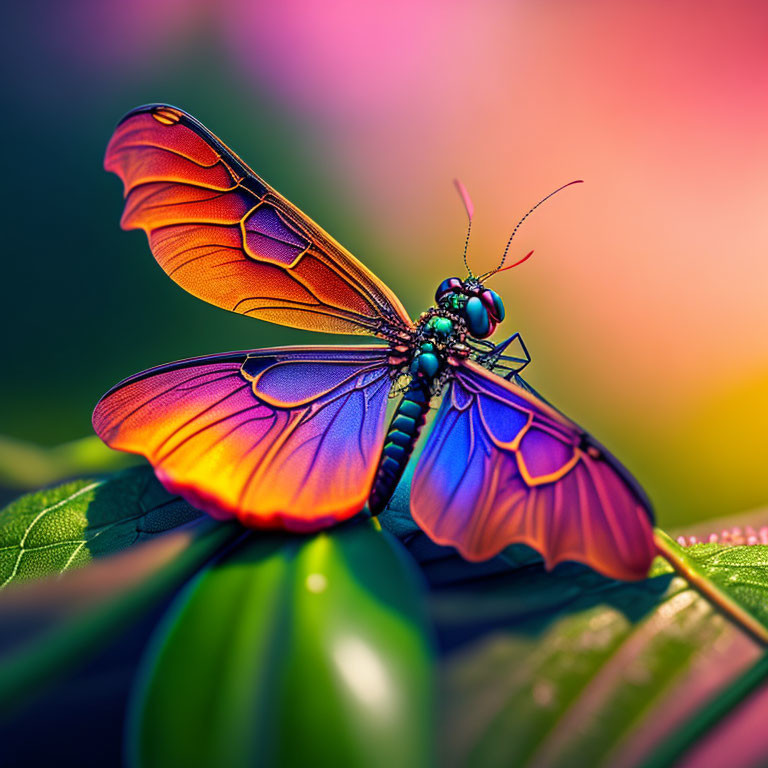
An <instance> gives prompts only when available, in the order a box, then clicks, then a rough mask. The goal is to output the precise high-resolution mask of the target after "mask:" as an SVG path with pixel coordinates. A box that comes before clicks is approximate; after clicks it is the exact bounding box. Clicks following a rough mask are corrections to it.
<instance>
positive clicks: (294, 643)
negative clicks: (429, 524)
mask: <svg viewBox="0 0 768 768" xmlns="http://www.w3.org/2000/svg"><path fill="white" fill-rule="evenodd" d="M420 595H421V587H420V579H419V577H418V574H416V573H415V572H414V570H413V567H412V565H411V564H410V563H409V562H408V560H407V559H406V558H404V556H403V553H402V552H401V551H400V545H399V544H398V543H397V542H396V541H395V540H393V539H392V538H391V537H390V536H389V535H388V534H385V533H382V532H381V531H379V530H377V527H376V526H375V524H374V523H372V522H370V521H356V522H352V523H349V524H347V525H344V526H340V527H337V528H334V529H333V530H332V531H328V532H325V533H321V534H318V535H316V536H312V537H296V536H294V537H288V536H269V537H251V538H250V539H249V540H248V541H247V543H246V544H245V545H244V546H242V547H241V548H240V549H239V550H238V551H237V552H236V554H235V555H233V556H230V557H229V558H227V559H226V560H225V561H223V562H221V563H218V564H216V565H215V566H213V567H211V568H209V569H208V570H207V571H206V572H205V573H204V574H202V575H201V576H200V578H199V579H198V580H197V581H196V582H195V583H194V584H193V585H191V586H190V588H189V589H188V591H187V593H186V594H185V595H184V596H183V598H181V599H180V600H179V601H178V605H177V606H176V608H175V611H174V612H173V614H172V617H171V618H170V619H169V620H168V621H167V623H166V625H165V626H164V627H163V628H162V630H161V631H160V632H159V634H158V637H157V639H156V644H155V649H154V650H153V652H151V653H150V654H149V657H148V660H147V663H146V680H145V682H144V683H143V684H142V685H141V686H140V688H139V690H138V694H137V696H136V700H135V705H134V717H133V720H132V726H131V728H130V734H131V747H130V749H131V750H132V755H131V761H130V762H131V763H132V764H133V765H137V766H142V768H150V767H151V766H163V767H165V766H168V765H184V766H188V767H189V768H194V766H211V765H226V766H228V768H237V766H255V765H354V766H361V767H362V768H365V767H366V766H404V767H409V766H414V767H416V766H426V765H429V764H430V763H431V757H430V756H431V753H432V732H433V727H432V725H433V724H432V719H431V718H432V712H433V707H434V702H433V700H432V679H431V670H432V659H431V652H430V647H429V642H428V637H429V631H428V630H427V628H426V625H425V621H424V619H425V616H424V611H423V605H422V603H421V599H420Z"/></svg>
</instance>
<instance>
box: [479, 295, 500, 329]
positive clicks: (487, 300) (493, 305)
mask: <svg viewBox="0 0 768 768" xmlns="http://www.w3.org/2000/svg"><path fill="white" fill-rule="evenodd" d="M480 298H481V300H482V302H483V306H485V308H486V309H487V310H488V313H489V314H490V316H491V317H492V318H493V319H494V320H495V321H496V322H497V323H500V322H501V321H502V320H503V319H504V302H503V301H502V300H501V296H499V294H498V293H496V291H492V290H491V289H490V288H486V289H485V290H484V291H483V292H482V293H481V294H480Z"/></svg>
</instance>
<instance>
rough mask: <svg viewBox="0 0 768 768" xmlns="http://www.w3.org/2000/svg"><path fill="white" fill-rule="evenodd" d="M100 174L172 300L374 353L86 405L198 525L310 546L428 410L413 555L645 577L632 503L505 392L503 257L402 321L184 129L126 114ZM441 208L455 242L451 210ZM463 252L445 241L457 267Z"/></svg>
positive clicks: (593, 458)
mask: <svg viewBox="0 0 768 768" xmlns="http://www.w3.org/2000/svg"><path fill="white" fill-rule="evenodd" d="M105 167H106V168H107V170H109V171H113V172H115V173H116V174H117V175H118V176H119V177H120V178H121V179H122V181H123V183H124V188H125V210H124V213H123V216H122V220H121V224H122V226H123V228H125V229H136V228H140V229H143V230H144V231H145V232H146V234H147V237H148V239H149V245H150V248H151V250H152V253H153V254H154V256H155V258H156V260H157V261H158V263H159V264H160V266H161V267H162V268H163V269H164V270H165V271H166V273H167V274H168V275H169V276H170V277H171V278H172V279H173V280H175V281H176V282H177V283H178V284H179V285H181V286H182V287H183V288H184V289H186V290H187V291H189V292H190V293H192V294H193V295H195V296H198V297H199V298H201V299H204V300H206V301H208V302H211V303H212V304H215V305H217V306H219V307H224V308H226V309H229V310H232V311H234V312H239V313H241V314H244V315H249V316H251V317H256V318H259V319H261V320H268V321H271V322H273V323H281V324H283V325H289V326H294V327H298V328H303V329H307V330H312V331H323V332H332V333H340V334H363V335H368V336H373V337H376V338H377V339H378V340H379V341H380V343H379V344H376V345H366V346H355V345H348V346H298V347H282V348H279V347H278V348H273V349H257V350H251V351H244V352H232V353H227V354H218V355H211V356H208V357H198V358H194V359H189V360H182V361H179V362H175V363H169V364H167V365H161V366H159V367H156V368H152V369H150V370H148V371H144V372H143V373H139V374H136V375H135V376H131V377H130V378H128V379H126V380H124V381H122V382H121V383H119V384H118V385H116V386H115V387H113V388H112V389H111V390H110V391H109V392H107V394H106V395H104V397H103V398H102V399H101V400H100V401H99V403H98V404H97V406H96V409H95V411H94V415H93V424H94V428H95V430H96V432H97V433H98V434H99V436H100V437H101V438H102V440H104V442H106V443H107V444H108V445H110V446H112V447H113V448H117V449H120V450H123V451H130V452H133V453H138V454H142V455H144V456H145V457H146V458H147V459H148V460H149V461H150V462H151V464H152V465H153V467H154V469H155V472H156V474H157V476H158V478H159V479H160V481H161V482H162V483H163V484H164V485H165V487H166V488H168V489H169V490H170V491H171V492H174V493H178V494H180V495H181V496H183V497H184V498H186V499H187V500H188V501H190V502H191V503H192V504H193V505H195V506H197V507H199V508H201V509H203V510H205V511H207V512H208V513H210V514H211V515H213V516H214V517H216V518H222V519H223V518H230V517H236V518H237V519H239V520H240V521H241V522H242V523H243V524H245V525H246V526H251V527H258V528H283V529H287V530H291V531H300V532H301V531H315V530H318V529H321V528H323V527H326V526H329V525H332V524H334V523H338V522H340V521H343V520H345V519H347V518H350V517H352V516H354V515H356V514H357V513H359V512H361V511H362V510H363V509H364V508H365V506H366V505H367V507H368V509H369V510H370V512H371V513H373V514H377V513H378V512H380V511H381V510H382V509H384V508H385V506H386V503H387V501H388V500H389V498H390V497H391V495H392V493H393V491H394V489H395V486H396V485H397V483H398V480H399V479H400V477H401V475H402V474H403V471H404V469H405V467H406V464H407V463H408V461H409V458H410V456H411V453H412V451H413V448H414V445H415V444H416V441H417V439H418V438H419V433H420V430H421V428H422V426H423V425H424V423H425V417H426V415H427V412H428V410H429V407H430V403H432V402H433V401H434V400H436V398H437V396H438V395H442V402H441V405H440V407H439V410H438V412H437V414H436V416H435V418H434V422H433V425H432V427H431V430H430V432H429V434H428V436H427V437H426V443H425V444H424V448H423V452H422V454H421V457H420V459H419V461H418V464H417V466H416V469H415V472H414V476H413V482H412V486H411V502H410V503H411V513H412V515H413V518H414V520H415V521H416V523H417V524H418V525H419V526H420V527H421V528H422V529H423V530H424V531H425V532H426V533H427V534H428V535H429V536H430V537H431V538H432V539H433V540H434V541H436V542H438V543H440V544H448V545H452V546H454V547H455V548H456V549H457V550H458V551H459V552H460V553H461V554H462V555H463V556H464V557H465V558H467V559H469V560H483V559H487V558H490V557H492V556H494V555H496V554H497V553H498V552H500V551H501V550H502V549H503V548H504V547H506V546H508V545H509V544H511V543H513V542H523V543H526V544H528V545H530V546H532V547H534V548H535V549H536V550H538V551H539V552H540V553H541V554H542V555H543V557H544V559H545V563H546V564H547V566H548V567H551V566H553V565H555V564H556V563H558V562H560V561H562V560H576V561H580V562H583V563H586V564H587V565H589V566H591V567H593V568H595V569H596V570H598V571H600V572H602V573H604V574H606V575H608V576H612V577H616V578H621V579H639V578H643V577H644V576H645V574H646V572H647V570H648V566H649V564H650V561H651V559H652V557H653V555H654V551H655V550H654V545H653V534H652V513H651V506H650V503H649V501H648V500H647V498H646V496H645V494H644V493H643V491H642V489H641V488H640V487H639V485H638V484H637V483H636V482H635V481H634V480H633V478H632V477H631V476H630V474H629V473H628V471H627V470H626V469H625V468H624V467H622V465H621V464H620V463H619V462H618V461H617V460H616V459H615V458H614V457H613V456H612V455H611V454H610V453H609V452H608V451H607V450H606V449H605V448H604V447H603V446H602V445H600V444H599V443H598V442H597V441H596V440H594V439H593V438H592V437H591V436H590V435H589V434H588V433H587V432H585V431H584V430H583V429H581V428H580V427H579V426H577V425H576V424H574V423H573V422H572V421H570V420H569V419H568V418H566V417H565V416H564V415H563V414H561V413H560V412H559V411H557V410H556V409H555V408H553V407H552V406H551V405H549V404H548V403H547V402H545V401H544V400H543V399H542V398H540V397H539V396H538V395H537V394H536V393H535V392H534V391H533V390H532V389H531V388H530V387H528V385H527V384H526V383H525V381H524V380H523V379H522V378H521V377H520V371H521V370H522V368H523V367H524V366H525V365H526V364H527V363H528V362H529V361H530V356H529V355H528V353H527V350H526V348H525V345H524V344H523V342H522V339H521V338H520V336H519V334H515V335H514V336H512V337H511V338H509V339H507V340H506V341H503V342H502V343H500V344H494V343H492V342H490V341H489V340H488V337H490V336H491V334H492V333H493V332H494V330H495V328H496V326H497V325H498V323H500V322H501V321H502V320H503V319H504V304H503V302H502V300H501V297H500V296H499V295H498V294H497V293H496V292H495V291H493V290H491V289H489V288H487V287H486V285H485V283H486V281H487V280H488V278H489V277H491V276H492V275H494V274H496V273H498V272H499V271H501V270H502V269H508V268H509V267H505V266H503V265H504V262H505V259H506V255H507V251H508V249H509V243H508V244H507V249H506V250H505V252H504V258H502V263H501V264H500V265H499V267H498V268H497V269H495V270H492V271H491V272H486V273H485V274H483V275H480V276H474V275H473V274H472V272H471V270H469V267H467V271H468V276H467V277H466V278H463V279H460V278H457V277H452V278H449V279H447V280H444V281H443V282H442V283H440V285H439V286H438V289H437V292H436V294H435V304H434V306H432V307H431V308H429V309H428V310H427V311H426V312H424V313H423V314H422V315H421V316H420V317H419V318H418V319H417V320H416V321H415V322H414V321H412V320H411V318H410V317H409V316H408V314H407V312H406V311H405V309H404V308H403V305H402V304H401V303H400V301H399V300H398V299H397V297H396V296H395V294H394V293H393V292H392V291H391V290H390V289H389V288H387V286H386V285H384V284H383V283H382V282H381V281H380V280H379V279H378V278H377V277H376V276H375V275H373V274H372V273H371V272H370V271H369V270H368V269H366V267H365V266H364V265H363V264H362V263H361V262H359V261H358V260H357V259H355V258H354V257H353V256H352V255H351V254H350V253H349V252H348V251H346V250H345V249H344V248H343V247H342V246H341V245H339V244H338V243H337V242H336V241H335V240H334V239H333V238H332V237H330V236H329V235H328V234H326V233H325V232H324V231H323V230H322V229H321V228H320V227H319V226H318V225H317V224H315V223H314V222H313V221H312V220H311V219H310V218H309V217H308V216H306V215H305V214H303V213H302V212H301V211H300V210H299V209H298V208H296V207H295V206H293V205H292V204H291V203H290V202H288V201H287V200H286V199H285V198H284V197H282V196H281V195H280V194H278V193H277V192H276V191H275V190H274V189H273V188H272V187H270V186H269V185H268V184H267V183H266V182H264V181H263V180H262V179H261V178H259V177H258V176H257V175H256V174H255V173H254V172H253V171H251V170H250V169H249V168H248V166H246V165H245V163H244V162H243V161H242V160H241V159H240V158H239V157H238V156H237V155H236V154H234V152H232V151H231V150H230V149H228V148H227V147H226V146H225V145H224V144H223V143H222V142H221V141H220V140H219V139H218V138H217V137H216V136H214V135H213V134H212V133H210V132H209V131H208V130H207V129H206V128H205V127H203V125H201V124H200V123H199V122H198V121H197V120H195V119H194V118H193V117H192V116H190V115H188V114H186V113H185V112H183V111H181V110H179V109H176V108H175V107H171V106H167V105H160V104H155V105H148V106H143V107H139V108H137V109H135V110H133V111H132V112H130V113H128V114H127V115H126V116H125V117H124V118H123V120H122V121H121V123H120V124H119V125H118V127H117V128H116V130H115V133H114V135H113V136H112V139H111V140H110V143H109V146H108V148H107V153H106V159H105ZM460 192H461V193H462V197H463V198H464V202H465V205H466V208H467V213H468V217H469V228H468V231H467V241H468V240H469V232H470V231H471V223H472V205H471V202H470V201H469V198H468V196H467V195H466V192H465V191H464V189H463V187H461V186H460ZM552 194H554V193H552ZM545 199H546V198H545ZM542 202H543V201H542ZM532 210H533V209H532ZM529 213H530V211H529ZM526 215H527V214H526ZM524 218H525V217H524ZM521 223H522V221H521ZM518 226H519V225H518ZM513 235H514V233H513ZM510 242H511V239H510ZM466 252H467V249H466V243H465V249H464V263H465V265H466V263H467V258H466ZM528 255H530V254H528ZM524 258H527V256H526V257H524ZM523 260H524V259H521V260H520V261H523ZM510 266H515V265H514V264H512V265H510ZM511 352H516V353H517V354H511ZM393 396H395V397H398V398H399V402H397V405H396V407H394V413H393V415H391V418H390V419H389V420H387V418H386V416H387V405H388V402H390V401H391V398H392V397H393ZM390 410H391V409H390Z"/></svg>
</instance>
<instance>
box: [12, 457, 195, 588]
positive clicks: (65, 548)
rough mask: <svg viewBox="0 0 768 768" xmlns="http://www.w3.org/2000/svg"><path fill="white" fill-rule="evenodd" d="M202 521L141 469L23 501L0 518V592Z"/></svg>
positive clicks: (146, 469) (72, 484)
mask: <svg viewBox="0 0 768 768" xmlns="http://www.w3.org/2000/svg"><path fill="white" fill-rule="evenodd" d="M200 514H201V513H200V512H198V511H197V510H196V509H194V508H192V507H191V506H189V504H187V503H186V502H184V501H182V500H181V499H179V497H178V496H172V495H171V494H169V493H168V492H167V491H165V489H163V487H162V486H161V485H160V484H159V483H158V482H157V480H156V479H155V476H154V474H153V473H152V470H151V469H150V468H149V467H146V466H143V467H135V468H132V469H128V470H125V471H124V472H121V473H119V474H117V475H113V476H111V477H108V478H103V479H83V480H73V481H72V482H69V483H65V484H64V485H60V486H58V487H55V488H49V489H45V490H42V491H37V492H36V493H30V494H27V495H26V496H22V497H21V498H20V499H17V500H16V501H14V502H13V503H11V504H9V505H8V506H7V507H6V508H5V509H3V510H2V511H0V585H2V586H3V587H4V586H7V585H8V584H11V583H16V582H21V581H27V580H30V579H39V578H42V577H44V576H49V575H52V574H62V573H64V572H65V571H68V570H72V569H74V568H78V567H80V566H82V565H85V564H86V563H88V562H90V561H91V560H92V559H94V558H97V557H102V556H104V555H108V554H112V553H115V552H118V551H120V550H122V549H125V548H126V547H129V546H131V545H132V544H136V543H139V542H142V541H145V540H147V539H149V538H151V537H153V536H155V535H157V534H159V533H162V532H164V531H167V530H169V529H171V528H175V527H176V526H179V525H182V524H184V523H187V522H189V521H190V520H194V519H196V518H198V517H200Z"/></svg>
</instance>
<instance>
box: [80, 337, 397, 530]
mask: <svg viewBox="0 0 768 768" xmlns="http://www.w3.org/2000/svg"><path fill="white" fill-rule="evenodd" d="M388 354H389V353H388V349H387V348H386V347H284V348H277V349H261V350H255V351H253V352H233V353H229V354H223V355H211V356H209V357H200V358H194V359H191V360H182V361H180V362H177V363H169V364H168V365H162V366H159V367H158V368H153V369H151V370H149V371H145V372H143V373H139V374H136V375H135V376H131V377H130V378H129V379H126V380H125V381H123V382H121V383H120V384H118V385H117V386H115V387H113V388H112V389H111V390H110V391H109V392H107V394H106V395H104V397H103V398H102V399H101V400H100V401H99V403H98V405H97V406H96V410H95V411H94V414H93V426H94V429H95V430H96V432H97V434H98V435H99V437H100V438H101V439H102V440H103V441H104V442H105V443H107V445H109V446H111V447H112V448H117V449H119V450H121V451H129V452H131V453H138V454H141V455H143V456H145V457H146V458H147V459H148V460H149V461H150V462H151V464H152V466H153V467H154V468H155V472H156V473H157V476H158V478H159V479H160V481H161V482H162V483H163V485H165V487H166V488H167V489H168V490H169V491H171V492H173V493H178V494H180V495H181V496H183V497H184V498H185V499H187V501H189V502H190V503H191V504H193V505H194V506H196V507H198V508H199V509H202V510H205V511H206V512H208V513H209V514H211V515H213V516H214V517H217V518H227V517H237V518H238V520H240V521H241V522H242V523H243V524H244V525H247V526H251V527H257V528H285V529H287V530H292V531H313V530H318V529H320V528H323V527H326V526H328V525H333V524H334V523H338V522H340V521H342V520H345V519H347V518H349V517H351V516H352V515H354V514H356V513H357V512H359V511H360V510H361V509H362V508H363V506H364V505H365V502H366V499H367V498H368V493H369V491H370V487H371V483H372V481H373V476H374V473H375V471H376V464H377V459H378V456H379V452H380V450H381V443H382V439H383V435H384V417H385V413H386V408H387V400H388V394H389V389H390V386H391V378H390V376H389V365H388Z"/></svg>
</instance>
